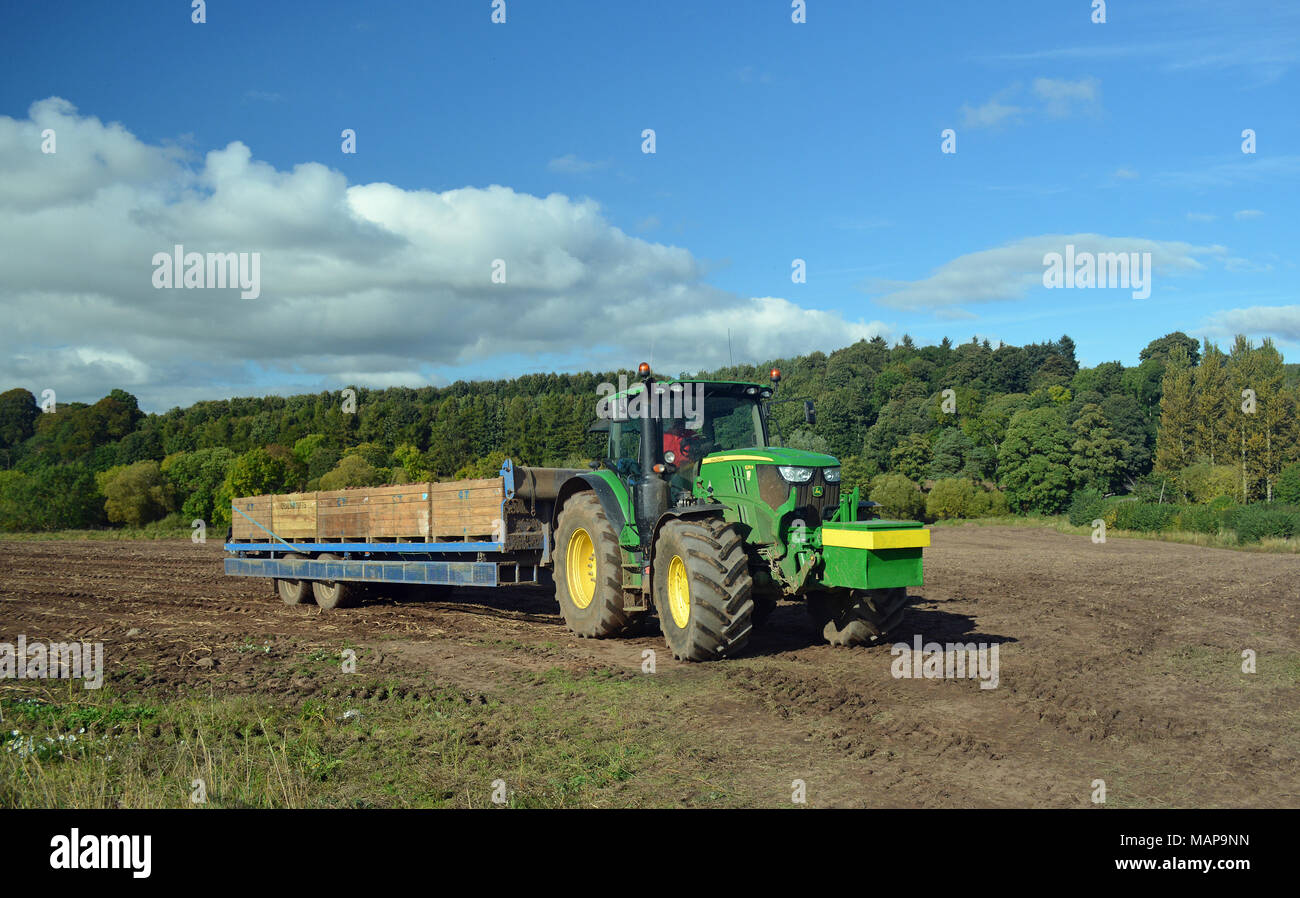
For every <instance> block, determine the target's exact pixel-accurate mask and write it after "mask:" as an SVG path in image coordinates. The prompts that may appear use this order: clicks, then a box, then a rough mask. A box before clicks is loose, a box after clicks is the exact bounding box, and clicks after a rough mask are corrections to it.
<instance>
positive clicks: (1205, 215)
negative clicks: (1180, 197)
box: [1187, 212, 1218, 224]
mask: <svg viewBox="0 0 1300 898" xmlns="http://www.w3.org/2000/svg"><path fill="white" fill-rule="evenodd" d="M1216 218H1218V216H1217V215H1211V214H1210V213H1209V212H1188V213H1187V220H1188V221H1194V222H1196V223H1198V224H1207V223H1209V222H1211V221H1214V220H1215V219H1216Z"/></svg>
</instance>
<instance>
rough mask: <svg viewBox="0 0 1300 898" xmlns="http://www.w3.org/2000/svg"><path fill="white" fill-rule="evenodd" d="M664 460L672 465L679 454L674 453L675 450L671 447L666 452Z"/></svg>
mask: <svg viewBox="0 0 1300 898" xmlns="http://www.w3.org/2000/svg"><path fill="white" fill-rule="evenodd" d="M664 461H666V462H668V464H670V465H671V464H672V463H673V462H675V461H677V456H676V455H675V454H674V453H673V450H671V449H669V450H668V451H667V452H665V453H664Z"/></svg>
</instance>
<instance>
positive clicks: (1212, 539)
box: [926, 515, 1300, 555]
mask: <svg viewBox="0 0 1300 898" xmlns="http://www.w3.org/2000/svg"><path fill="white" fill-rule="evenodd" d="M926 526H928V527H936V528H943V527H969V526H975V527H990V526H992V527H1038V528H1041V529H1044V530H1055V531H1056V532H1057V533H1068V534H1070V535H1072V536H1091V535H1092V527H1090V526H1078V527H1076V526H1075V525H1073V524H1071V523H1070V522H1069V520H1067V519H1066V517H1065V515H1025V516H1023V517H1021V516H1018V515H1006V516H1003V517H992V518H959V519H954V520H948V521H935V522H934V523H932V524H927V525H926ZM1106 538H1107V539H1111V538H1117V539H1149V540H1155V541H1157V542H1166V543H1183V544H1185V545H1192V546H1204V547H1206V548H1211V549H1233V550H1234V551H1238V552H1267V553H1284V554H1291V555H1294V554H1296V553H1297V552H1300V539H1297V538H1291V539H1276V538H1266V539H1262V540H1260V541H1259V542H1257V543H1247V544H1245V545H1242V544H1240V543H1239V542H1238V541H1237V534H1236V533H1234V532H1233V531H1231V530H1225V531H1222V532H1220V533H1192V532H1189V531H1185V530H1164V531H1157V532H1151V533H1145V532H1142V531H1138V530H1121V529H1120V528H1118V527H1107V528H1106Z"/></svg>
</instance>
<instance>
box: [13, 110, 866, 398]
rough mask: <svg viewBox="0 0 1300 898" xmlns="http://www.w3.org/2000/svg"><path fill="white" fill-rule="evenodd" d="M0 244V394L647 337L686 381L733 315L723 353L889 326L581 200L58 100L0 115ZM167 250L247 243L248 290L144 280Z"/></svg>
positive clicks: (222, 391)
mask: <svg viewBox="0 0 1300 898" xmlns="http://www.w3.org/2000/svg"><path fill="white" fill-rule="evenodd" d="M47 128H48V129H53V130H54V131H55V133H56V139H57V152H55V153H53V154H43V153H42V152H41V150H40V147H41V140H42V138H41V133H42V131H43V130H45V129H47ZM0 243H2V244H3V245H4V246H5V250H6V251H5V252H4V253H3V254H0V299H2V300H3V302H4V305H5V308H6V327H5V329H4V332H3V334H2V335H0V385H3V387H5V388H7V387H8V386H13V385H25V386H28V387H29V388H32V389H37V390H38V391H39V390H40V389H45V388H54V389H56V390H57V391H58V393H59V397H60V400H63V401H66V400H71V399H94V398H97V397H99V396H101V395H103V394H104V393H105V392H107V390H108V389H109V388H111V387H115V386H121V387H123V388H126V389H129V390H131V391H132V392H135V393H136V394H137V395H138V396H140V398H141V400H142V402H143V403H144V404H145V405H146V406H147V407H150V408H165V407H167V406H168V405H170V404H184V403H188V402H192V401H194V400H196V399H199V398H218V397H221V396H228V395H232V394H243V395H248V394H257V393H263V392H266V391H267V389H268V386H269V385H275V386H277V387H278V388H279V389H280V391H285V390H289V389H333V388H338V387H341V386H344V385H346V384H348V383H350V382H353V383H359V384H364V385H375V386H384V385H390V384H398V383H401V384H407V385H411V386H418V385H421V384H426V383H437V382H441V381H444V380H446V379H449V378H454V377H461V376H466V374H465V373H464V372H467V371H468V372H470V373H472V374H475V375H478V376H511V375H514V374H517V373H520V371H522V370H526V369H528V368H536V367H538V366H539V365H540V366H544V367H546V368H548V369H558V370H582V369H597V370H600V369H610V368H626V367H628V366H629V364H632V363H633V362H634V361H635V360H637V359H638V358H639V357H640V356H641V355H643V354H644V351H645V350H646V349H647V348H648V347H649V346H650V344H651V343H653V345H654V347H655V354H656V364H657V366H658V367H660V369H661V370H697V369H699V368H702V367H711V366H714V365H719V364H725V362H726V358H727V355H726V337H725V334H726V328H727V327H728V326H730V327H731V328H732V345H733V347H734V351H735V354H736V357H737V358H738V359H739V358H742V357H744V358H763V357H767V356H776V355H784V354H789V353H794V352H801V351H806V350H809V349H812V348H821V349H828V348H831V347H833V346H837V345H845V344H847V343H850V342H852V341H854V340H856V339H859V338H860V337H869V336H872V335H874V334H876V333H880V332H883V331H885V330H887V329H886V327H885V326H884V325H883V324H881V323H879V322H870V323H868V322H863V321H857V322H854V321H847V320H845V319H844V318H843V317H842V316H840V315H838V314H835V313H830V312H821V311H817V310H812V309H805V308H802V307H800V306H798V305H796V304H794V303H792V302H789V301H787V300H784V299H779V298H773V297H762V298H749V297H743V296H738V295H736V294H734V293H731V292H728V291H724V290H721V289H718V288H716V287H713V286H710V285H709V284H707V283H705V282H704V280H703V277H704V272H703V270H702V266H701V265H700V263H699V262H698V261H697V260H696V259H695V258H694V257H693V256H692V255H691V253H690V252H689V251H688V250H686V249H683V248H680V247H674V246H667V245H664V244H661V243H654V242H650V241H647V240H644V239H638V238H635V237H632V236H629V235H627V234H625V233H624V232H623V231H622V230H620V229H619V228H617V227H614V226H613V225H611V224H610V223H609V222H608V221H607V220H606V219H605V218H604V216H603V214H602V212H601V209H600V207H599V205H598V204H596V203H595V202H593V201H591V200H575V199H571V198H569V197H567V196H564V195H561V194H551V195H549V196H545V197H541V196H532V195H529V194H523V193H518V192H516V191H514V190H512V189H510V188H509V187H505V186H499V185H492V186H487V187H464V188H459V189H455V190H447V191H443V192H433V191H425V190H406V189H403V188H401V187H399V186H396V185H393V184H387V183H372V184H349V183H348V182H347V179H346V178H345V177H344V175H342V174H341V173H339V172H337V171H333V170H331V169H329V168H327V167H326V166H324V165H320V164H317V163H304V164H301V165H296V166H294V167H293V168H292V169H290V170H280V169H277V168H275V167H274V166H272V165H269V164H267V163H266V162H262V161H259V160H257V159H256V158H255V157H254V155H253V152H252V150H251V149H250V148H249V147H247V146H245V145H244V144H243V143H240V142H234V143H231V144H229V145H228V146H226V147H224V148H221V149H215V150H212V151H210V152H208V153H206V154H205V155H203V156H201V157H198V156H193V155H190V154H187V153H186V152H185V151H183V150H181V149H179V148H177V147H173V146H155V145H151V144H148V143H146V142H144V141H141V140H139V139H138V138H137V137H135V136H134V135H132V134H131V133H130V132H129V131H127V130H126V129H125V128H124V127H123V126H121V125H118V124H104V123H102V122H101V121H99V120H98V119H96V118H93V117H90V116H83V115H81V114H79V113H78V112H77V110H76V109H75V108H74V107H73V106H72V105H71V104H70V103H68V102H67V101H65V100H61V99H58V98H50V99H48V100H43V101H41V102H38V103H36V104H34V105H33V106H32V107H31V109H30V111H29V114H28V118H26V119H13V118H9V117H0ZM176 244H181V245H183V246H184V247H185V249H186V251H193V252H201V253H210V252H211V253H227V252H257V253H259V254H260V257H261V280H262V284H261V287H262V289H261V296H260V298H259V299H256V300H246V299H240V298H239V291H238V290H237V289H227V290H223V289H201V290H200V289H155V288H154V287H153V284H152V276H153V273H154V267H153V263H152V259H153V257H154V255H155V254H156V253H160V252H171V251H172V247H173V246H174V245H176ZM502 264H503V265H504V274H505V283H504V284H502V283H494V282H493V279H492V274H493V271H494V270H498V271H499V270H501V268H500V266H501V265H502ZM494 266H497V267H496V269H494ZM629 360H631V361H629Z"/></svg>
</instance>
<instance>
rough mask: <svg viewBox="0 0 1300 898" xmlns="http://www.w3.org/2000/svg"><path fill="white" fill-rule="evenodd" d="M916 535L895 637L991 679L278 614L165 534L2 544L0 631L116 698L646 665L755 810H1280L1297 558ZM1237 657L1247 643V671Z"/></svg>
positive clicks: (554, 632)
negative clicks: (975, 648)
mask: <svg viewBox="0 0 1300 898" xmlns="http://www.w3.org/2000/svg"><path fill="white" fill-rule="evenodd" d="M933 542H934V545H933V547H932V548H931V549H930V550H928V551H927V560H926V585H925V586H924V587H921V588H918V589H916V590H913V593H914V596H915V598H916V602H915V603H914V605H913V607H912V608H910V609H909V610H908V613H907V615H906V617H905V619H904V622H903V625H902V627H901V629H900V631H899V632H898V633H897V634H896V636H895V638H896V639H897V640H899V641H905V642H910V641H911V640H912V638H913V636H915V635H919V636H921V637H922V639H923V641H936V642H941V643H942V642H949V641H952V642H988V643H996V644H997V645H998V646H999V650H1000V653H1001V654H1000V660H1001V669H1000V682H999V686H998V688H997V689H990V690H981V689H980V688H979V684H978V683H977V682H975V681H971V680H965V681H951V680H906V679H895V678H894V677H893V676H892V674H891V671H890V662H891V661H892V660H893V659H892V656H891V654H890V650H889V647H888V646H878V647H872V648H860V649H833V648H831V647H830V646H827V645H825V644H824V643H823V642H822V640H821V638H820V635H819V634H818V633H816V632H815V631H814V628H813V627H812V626H811V625H810V624H809V623H808V621H807V620H806V616H805V615H804V614H803V612H802V609H801V608H800V607H798V606H796V605H794V604H792V603H782V605H781V606H780V607H779V608H778V609H777V611H776V612H775V613H774V614H773V616H772V620H771V621H770V623H769V624H768V626H767V627H765V628H764V629H762V630H760V631H758V632H757V633H756V635H755V638H754V640H753V641H752V642H751V645H750V649H749V651H748V652H747V653H746V654H744V655H743V656H741V657H740V658H738V659H736V660H733V661H727V662H721V663H717V664H709V665H690V664H683V663H681V662H677V661H674V660H673V659H672V658H671V655H670V653H669V652H667V650H666V647H665V646H664V644H663V641H662V638H661V637H660V636H659V634H658V633H656V632H654V630H653V628H651V630H650V632H648V633H645V634H642V635H637V636H635V637H632V638H628V639H619V640H579V639H577V638H575V637H573V636H572V635H571V634H569V633H568V632H567V631H566V630H565V629H564V628H563V625H562V621H561V619H560V617H559V614H558V606H556V604H555V602H554V599H553V598H552V597H550V596H549V595H547V594H546V593H545V592H544V591H541V590H537V589H527V588H522V589H511V590H482V591H477V590H470V589H465V590H460V591H458V592H457V593H455V594H454V595H453V596H452V597H450V598H449V599H447V600H440V601H437V602H394V601H389V600H387V599H383V598H375V599H371V600H367V601H366V602H365V603H363V604H362V605H361V606H360V607H358V608H355V609H350V610H347V611H341V612H333V613H327V612H321V611H320V610H319V609H317V608H316V607H315V606H313V605H305V606H285V605H283V604H281V603H280V602H279V600H278V599H277V598H276V597H275V596H273V595H272V594H271V591H270V588H269V586H268V585H267V584H266V583H265V582H263V581H257V580H246V579H243V578H233V577H226V576H224V574H223V573H222V572H221V558H222V551H221V547H220V544H219V543H210V544H208V545H194V544H192V543H189V542H188V541H178V542H168V543H139V542H110V541H84V542H54V541H51V542H25V541H24V542H8V543H5V544H4V545H3V546H0V549H2V550H3V551H2V552H0V639H4V640H9V639H12V638H13V636H14V635H16V634H17V633H26V634H27V635H28V637H29V638H48V639H59V638H66V639H79V640H86V641H91V640H94V641H103V642H105V644H106V645H105V649H106V652H105V654H106V661H107V662H108V663H109V676H110V677H117V678H120V679H121V680H122V682H123V683H126V684H129V685H131V686H132V687H135V686H139V687H144V688H152V689H160V690H167V691H172V690H178V689H187V688H196V687H199V688H212V689H219V690H226V691H233V692H251V693H267V694H276V695H284V694H291V695H294V696H299V697H307V696H313V695H321V694H327V695H329V694H338V690H340V689H343V690H346V689H348V688H354V687H352V686H350V685H347V684H344V683H342V682H340V681H339V679H338V678H337V677H332V676H320V675H313V674H312V673H311V672H310V671H306V672H304V670H302V669H301V668H302V659H303V658H304V657H315V656H320V657H324V658H332V657H334V656H335V655H336V654H337V652H338V651H339V650H340V649H341V647H343V646H344V645H345V644H346V645H353V646H357V647H359V649H361V650H362V651H365V652H368V653H369V654H368V655H366V659H367V661H366V663H367V664H372V665H374V666H375V669H378V670H380V671H382V672H383V673H384V675H385V676H386V677H391V678H392V679H393V680H394V682H395V683H396V688H399V689H408V690H409V689H412V688H417V687H414V686H412V685H409V681H410V680H413V679H414V677H413V676H408V674H413V673H415V672H418V673H421V674H425V673H431V674H433V675H434V677H435V678H436V680H437V681H440V682H443V681H445V682H447V683H448V684H454V685H456V686H457V687H459V688H462V689H465V690H468V691H469V692H470V693H471V694H481V695H490V696H495V697H504V698H505V699H506V700H508V699H509V697H510V695H511V691H512V689H514V688H515V687H516V686H517V684H518V683H519V682H520V679H519V678H520V677H524V678H528V677H532V676H539V675H541V674H542V673H544V672H545V671H547V670H549V669H551V668H556V667H559V668H562V669H565V670H567V671H570V672H572V673H573V674H574V675H576V676H582V675H584V674H586V673H589V672H593V671H599V672H602V674H603V675H610V674H611V673H612V675H614V676H622V677H628V676H640V675H641V674H640V666H641V663H642V658H643V653H644V652H645V651H646V650H652V651H654V652H655V657H656V664H657V669H658V673H657V674H656V675H657V676H662V677H665V678H666V682H667V683H668V684H670V685H669V687H668V688H671V689H678V688H680V689H682V690H688V691H686V692H683V693H682V694H684V695H689V696H690V704H689V705H688V706H687V710H686V711H685V712H684V713H683V714H682V715H681V716H680V718H679V719H677V720H675V721H674V725H675V726H677V727H679V728H680V729H681V730H682V731H683V733H685V734H687V735H689V736H690V737H691V738H693V739H694V740H695V741H696V743H697V744H698V745H699V753H698V755H699V759H700V761H699V762H700V763H703V764H712V765H716V766H717V768H718V769H719V770H725V771H727V775H728V776H732V777H735V778H736V779H737V781H744V782H746V783H748V784H749V785H750V786H751V787H752V789H753V790H754V791H755V792H756V793H757V792H761V791H763V790H766V791H767V793H770V794H773V795H775V796H777V797H776V798H774V799H773V801H774V802H776V803H780V801H781V800H782V799H781V798H780V797H779V793H780V792H781V789H783V788H784V786H783V785H782V784H781V783H780V782H778V781H779V780H780V779H781V778H782V777H786V779H785V781H786V782H788V781H789V780H788V772H789V771H790V770H806V771H809V772H808V774H807V775H808V776H810V777H814V778H815V779H816V786H815V788H814V785H813V780H812V779H810V780H809V783H810V792H815V794H818V795H820V796H822V800H823V801H824V803H828V804H834V805H840V806H965V805H989V806H1024V805H1033V806H1044V805H1045V806H1079V807H1081V806H1085V805H1087V804H1088V788H1089V785H1088V784H1089V783H1090V782H1091V780H1092V779H1093V778H1095V777H1098V776H1105V777H1107V778H1108V782H1109V781H1112V780H1113V781H1115V782H1116V784H1117V785H1116V792H1115V794H1117V795H1120V796H1123V795H1129V796H1135V797H1133V798H1130V802H1131V803H1133V802H1136V803H1150V804H1193V805H1288V806H1294V805H1297V804H1300V757H1298V755H1300V745H1298V742H1300V740H1298V739H1297V736H1296V733H1297V731H1300V688H1297V687H1300V617H1298V616H1297V615H1298V613H1300V612H1298V608H1300V602H1298V601H1297V590H1296V584H1297V583H1300V576H1298V575H1300V559H1298V558H1296V557H1293V556H1284V555H1267V554H1259V553H1245V552H1232V551H1227V550H1210V549H1203V548H1198V547H1195V546H1185V545H1177V544H1171V543H1159V542H1154V541H1144V540H1125V539H1111V540H1109V541H1108V542H1107V543H1106V544H1104V545H1094V544H1092V543H1091V541H1090V540H1089V539H1088V538H1087V537H1086V536H1085V537H1074V536H1066V535H1062V534H1058V533H1054V532H1051V531H1047V530H1040V529H1031V528H1005V527H976V526H970V527H959V528H947V527H945V528H938V529H936V530H935V531H934V537H933ZM1242 648H1252V649H1254V650H1255V651H1257V652H1258V653H1259V658H1260V675H1259V676H1258V677H1256V678H1255V679H1253V680H1252V679H1249V678H1245V677H1244V676H1243V675H1242V674H1241V673H1240V670H1239V664H1240V662H1239V660H1238V659H1237V655H1238V654H1239V653H1240V651H1241V649H1242ZM110 657H111V659H112V660H110ZM321 663H327V662H321ZM1288 665H1290V666H1288ZM403 677H407V684H406V685H404V684H403ZM709 759H712V760H709ZM799 775H802V774H799ZM778 787H779V788H778ZM787 797H788V796H787Z"/></svg>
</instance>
